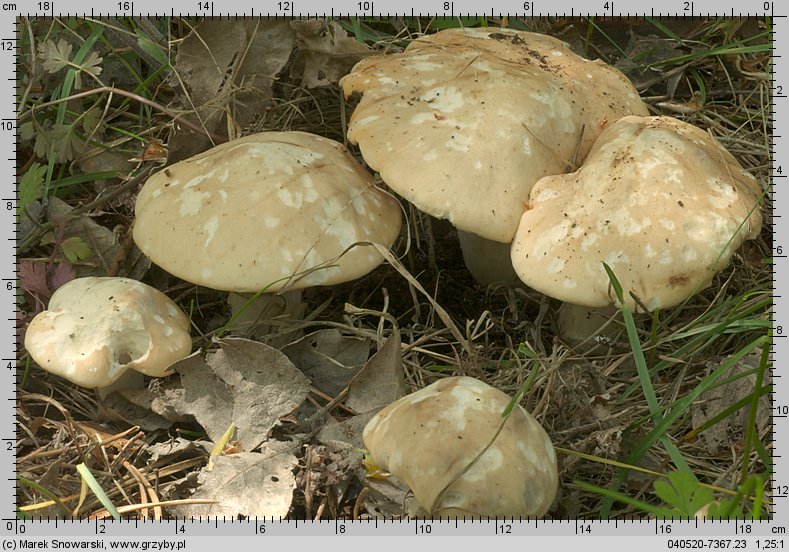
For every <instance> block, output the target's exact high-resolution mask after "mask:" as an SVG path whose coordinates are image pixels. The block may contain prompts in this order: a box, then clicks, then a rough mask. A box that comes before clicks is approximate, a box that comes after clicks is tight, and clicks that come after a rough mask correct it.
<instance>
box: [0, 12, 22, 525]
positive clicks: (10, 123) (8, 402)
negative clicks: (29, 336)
mask: <svg viewBox="0 0 789 552" xmlns="http://www.w3.org/2000/svg"><path fill="white" fill-rule="evenodd" d="M2 7H3V8H5V5H2ZM0 48H1V51H0V54H2V56H3V58H2V72H1V73H0V74H1V75H2V77H0V102H2V103H0V105H4V106H8V107H6V108H3V109H0V113H1V114H2V120H1V121H0V130H2V132H0V148H2V149H1V150H0V152H2V153H0V160H2V163H3V166H4V167H5V170H4V171H3V174H4V175H5V178H8V179H9V181H10V182H9V184H10V185H7V186H2V187H0V190H2V192H0V198H1V199H0V201H2V207H3V208H2V212H3V216H2V219H1V220H0V259H3V260H4V261H5V264H4V266H3V269H2V270H1V271H0V286H2V289H0V323H2V329H0V332H2V333H0V336H1V337H0V366H1V367H2V374H3V379H4V381H6V384H5V385H3V389H5V390H7V391H6V392H4V393H2V394H0V398H2V399H5V400H0V416H3V419H7V420H9V421H10V422H11V423H10V424H3V425H2V426H0V439H2V440H1V441H0V447H2V448H1V449H0V488H2V489H3V490H5V491H6V492H4V493H3V495H4V496H6V497H8V499H6V500H7V501H8V502H10V504H6V505H4V506H3V508H2V509H0V511H3V512H5V511H7V510H6V508H7V507H8V506H12V507H13V506H15V504H16V485H17V482H16V481H17V480H16V444H17V442H18V435H17V430H18V429H19V428H18V427H17V426H16V424H15V423H13V422H14V420H15V419H16V392H15V390H16V377H17V372H18V368H19V367H18V366H17V358H18V355H19V351H18V350H17V345H16V343H17V340H16V335H17V331H18V329H19V328H18V324H17V300H18V297H17V293H18V288H17V279H16V276H17V272H18V264H17V256H16V240H17V231H18V223H19V221H18V213H17V209H16V206H17V203H18V199H19V183H18V181H16V178H15V177H16V175H17V172H18V171H17V161H16V152H17V148H16V146H17V128H16V127H17V125H16V117H17V107H16V106H17V103H18V102H17V100H18V83H19V80H18V78H17V77H18V76H19V75H17V66H18V63H17V62H18V56H19V50H18V48H17V28H16V25H15V24H14V20H13V19H10V18H7V19H6V18H3V19H2V20H0ZM11 261H12V262H11ZM6 417H7V418H6Z"/></svg>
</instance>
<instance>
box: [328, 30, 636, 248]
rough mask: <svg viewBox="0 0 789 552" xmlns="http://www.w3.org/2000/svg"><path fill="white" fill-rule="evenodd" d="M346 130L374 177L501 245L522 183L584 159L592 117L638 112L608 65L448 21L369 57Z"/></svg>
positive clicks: (595, 124) (351, 82) (524, 36)
mask: <svg viewBox="0 0 789 552" xmlns="http://www.w3.org/2000/svg"><path fill="white" fill-rule="evenodd" d="M340 84H341V86H342V88H343V91H344V93H345V94H346V96H349V95H351V94H352V93H354V92H361V93H362V98H361V100H360V102H359V105H358V107H357V108H356V110H355V111H354V113H353V116H352V117H351V121H350V125H349V127H348V139H349V140H350V141H351V142H353V143H358V144H359V147H360V149H361V151H362V154H363V156H364V158H365V161H367V163H368V164H369V165H370V166H371V167H372V168H373V169H375V170H377V171H379V172H380V174H381V177H382V178H383V180H384V181H385V182H386V183H387V184H388V185H389V186H390V187H391V188H392V189H393V190H395V191H396V192H397V193H399V194H401V195H402V196H403V197H405V198H406V199H407V200H409V201H410V202H412V203H413V204H414V205H416V206H417V207H418V208H419V209H421V210H422V211H425V212H427V213H429V214H431V215H433V216H436V217H439V218H446V219H448V220H449V221H450V222H452V223H453V224H454V225H455V226H456V227H457V228H458V229H460V230H463V231H465V232H472V233H475V234H478V235H479V236H481V237H483V238H486V239H489V240H493V241H498V242H502V243H509V242H510V241H512V238H513V236H514V234H515V230H516V228H517V226H518V221H519V220H520V216H521V213H522V205H523V202H524V201H526V200H527V199H528V195H529V190H530V189H531V187H532V185H533V184H534V183H535V182H536V181H537V180H538V179H539V178H541V177H543V176H545V175H547V174H557V173H563V172H565V171H566V170H567V166H568V165H569V164H570V163H572V162H573V158H574V157H575V155H576V153H578V154H579V158H581V159H582V158H583V156H585V154H586V152H587V151H588V149H589V147H591V144H592V143H593V142H594V140H595V138H596V137H597V136H598V135H599V134H600V132H601V128H600V121H604V120H605V121H608V122H609V124H610V122H612V121H616V120H617V119H619V118H620V117H622V116H624V115H629V114H637V115H647V114H648V111H647V108H646V106H645V105H644V103H643V102H642V101H641V100H640V99H639V97H638V94H637V92H636V90H635V88H634V87H633V86H632V85H631V84H630V83H629V81H628V80H627V79H626V78H625V77H624V76H623V75H622V74H621V73H619V72H618V71H617V70H616V69H614V68H612V67H610V66H607V65H605V64H603V63H601V62H594V61H588V60H585V59H583V58H581V57H580V56H578V55H576V54H574V53H573V52H572V51H571V50H570V48H569V47H568V46H567V45H566V44H565V43H563V42H561V41H559V40H557V39H554V38H551V37H548V36H545V35H540V34H535V33H527V32H520V31H514V30H510V29H495V30H494V29H449V30H445V31H441V32H439V33H436V34H432V35H427V36H424V37H421V38H419V39H417V40H415V41H413V42H412V43H411V44H410V45H409V46H408V47H407V48H406V50H405V51H404V52H403V53H400V54H395V55H386V56H377V57H370V58H367V59H365V60H363V61H361V62H360V63H358V64H357V65H356V66H355V67H354V69H353V71H352V72H351V73H350V74H349V75H346V76H345V77H343V79H342V80H341V81H340Z"/></svg>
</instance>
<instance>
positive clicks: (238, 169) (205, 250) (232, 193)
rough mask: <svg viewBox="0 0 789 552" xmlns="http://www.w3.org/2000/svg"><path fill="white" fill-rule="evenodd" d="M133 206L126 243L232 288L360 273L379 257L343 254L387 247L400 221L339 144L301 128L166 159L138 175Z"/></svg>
mask: <svg viewBox="0 0 789 552" xmlns="http://www.w3.org/2000/svg"><path fill="white" fill-rule="evenodd" d="M135 212H136V215H137V220H136V222H135V225H134V240H135V242H136V243H137V245H138V246H139V248H140V249H141V250H142V252H143V253H145V255H147V256H148V257H149V258H150V259H151V260H152V261H153V262H155V263H156V264H158V265H159V266H161V267H162V268H164V269H165V270H167V271H168V272H170V273H171V274H174V275H176V276H178V277H179V278H182V279H184V280H187V281H189V282H193V283H196V284H200V285H204V286H207V287H210V288H213V289H220V290H226V291H237V292H257V291H260V290H262V289H264V288H265V289H266V291H277V290H279V289H280V288H282V287H284V286H285V285H286V284H289V287H290V288H292V289H298V288H304V287H309V286H313V285H321V284H334V283H339V282H345V281H348V280H353V279H354V278H358V277H360V276H363V275H364V274H366V273H368V272H369V271H370V270H372V269H373V268H375V267H376V266H378V265H379V264H380V263H381V262H382V261H383V258H382V257H381V255H380V254H379V253H378V252H377V251H376V250H375V249H374V248H373V247H371V246H357V247H353V248H351V249H350V250H349V251H347V252H346V253H345V254H343V252H344V251H345V250H346V249H347V248H349V247H350V246H351V245H352V244H354V243H356V242H375V243H380V244H383V245H385V246H390V245H391V244H392V243H393V242H394V240H395V238H396V237H397V235H398V233H399V232H400V224H401V214H400V207H399V205H398V204H397V202H396V201H395V200H394V199H393V198H392V197H390V196H389V195H387V194H385V193H384V192H382V191H381V190H379V189H377V188H376V187H375V186H374V185H373V181H372V177H371V176H370V175H369V174H368V173H367V172H366V171H365V170H364V169H363V168H362V167H361V166H360V165H359V164H358V163H357V162H356V161H355V160H354V159H353V157H352V156H351V155H350V154H349V153H348V151H347V150H346V149H345V148H344V147H343V146H342V145H341V144H338V143H337V142H334V141H333V140H329V139H326V138H322V137H320V136H315V135H312V134H308V133H304V132H266V133H260V134H253V135H251V136H247V137H245V138H241V139H239V140H234V141H232V142H228V143H226V144H222V145H220V146H217V147H215V148H212V149H210V150H208V151H206V152H204V153H202V154H200V155H197V156H195V157H192V158H190V159H187V160H184V161H181V162H179V163H176V164H174V165H171V166H170V167H167V168H166V169H164V170H162V171H160V172H158V173H156V174H155V175H153V176H152V177H151V178H149V179H148V181H147V182H146V184H145V186H144V187H143V189H142V191H141V192H140V195H139V196H138V198H137V204H136V206H135ZM341 255H342V256H341ZM328 265H332V266H330V267H329V266H328ZM313 269H314V270H313ZM306 271H311V272H309V273H308V274H306V275H305V276H303V277H300V278H298V279H296V280H293V281H290V282H289V278H290V277H292V276H294V275H295V276H298V275H299V274H302V273H305V272H306Z"/></svg>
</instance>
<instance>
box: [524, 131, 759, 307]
mask: <svg viewBox="0 0 789 552" xmlns="http://www.w3.org/2000/svg"><path fill="white" fill-rule="evenodd" d="M760 197H761V188H760V186H759V184H758V183H757V182H756V180H755V179H754V178H753V177H752V176H751V175H749V174H748V173H747V172H745V170H743V168H742V167H741V166H740V164H739V163H738V162H737V161H736V160H735V159H734V157H732V155H731V154H729V153H728V152H727V151H726V150H725V149H724V148H723V146H721V145H720V143H718V141H717V140H715V139H714V138H712V137H710V136H709V135H708V134H706V133H705V132H703V131H702V130H700V129H698V128H696V127H694V126H692V125H689V124H687V123H683V122H681V121H678V120H676V119H673V118H671V117H646V118H644V117H625V118H624V119H621V120H620V121H618V122H616V123H614V124H612V125H610V126H609V127H608V128H607V129H606V130H605V131H604V132H603V134H602V135H601V136H600V138H599V139H598V140H597V142H596V143H595V145H594V147H593V148H592V150H591V152H590V153H589V156H588V157H587V159H586V161H585V162H584V164H583V166H582V167H581V168H580V169H579V170H578V171H576V172H574V173H571V174H564V175H557V176H548V177H545V178H543V179H542V180H540V181H539V182H538V183H537V184H536V185H535V186H534V188H533V189H532V193H531V198H530V200H529V208H528V210H527V211H526V212H525V213H524V214H523V218H522V219H521V224H520V227H519V228H518V233H517V235H516V237H515V241H514V242H513V247H512V263H513V266H514V267H515V270H516V271H517V272H518V275H519V277H520V278H521V280H523V281H524V282H525V283H526V284H527V285H529V286H531V287H533V288H535V289H536V290H538V291H540V292H542V293H545V294H546V295H550V296H552V297H555V298H556V299H560V300H562V301H565V302H568V303H574V304H577V305H585V306H588V307H602V306H605V305H609V304H616V303H617V301H616V296H615V294H614V292H613V290H612V289H611V287H610V285H609V279H608V275H607V274H606V272H605V269H604V268H603V263H607V264H608V265H609V266H610V267H611V268H612V269H613V272H614V274H615V275H616V277H617V279H618V280H619V282H620V283H621V284H622V288H623V290H624V292H625V299H626V300H627V302H628V305H629V306H630V308H635V307H636V306H635V305H634V301H633V300H632V299H631V298H630V295H629V292H630V291H633V292H635V294H636V295H637V296H638V297H639V299H640V300H641V301H642V302H643V303H644V305H645V306H646V307H647V308H648V309H649V310H654V309H657V308H662V307H672V306H674V305H677V304H678V303H680V302H682V301H683V300H685V299H686V298H688V297H689V296H690V295H691V294H692V293H694V292H695V291H698V290H699V289H702V288H704V287H706V286H707V285H709V283H710V281H711V280H712V277H713V275H714V274H715V272H716V271H718V270H720V269H721V268H723V267H724V266H726V265H727V264H728V262H729V259H730V258H731V256H732V253H733V252H734V250H736V249H737V248H738V247H739V246H740V244H742V242H743V241H745V240H746V239H752V238H754V237H756V236H757V235H758V233H759V230H760V228H761V224H762V219H761V214H760V211H759V207H758V203H759V199H760Z"/></svg>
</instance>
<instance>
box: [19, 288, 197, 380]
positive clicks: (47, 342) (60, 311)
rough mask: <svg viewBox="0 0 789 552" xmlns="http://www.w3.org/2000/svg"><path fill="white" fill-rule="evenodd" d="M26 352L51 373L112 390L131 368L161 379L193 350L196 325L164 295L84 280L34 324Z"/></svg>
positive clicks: (56, 297)
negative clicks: (192, 330)
mask: <svg viewBox="0 0 789 552" xmlns="http://www.w3.org/2000/svg"><path fill="white" fill-rule="evenodd" d="M25 348H26V349H27V351H28V352H29V353H30V356H31V357H32V358H33V360H35V361H36V363H38V365H39V366H41V367H42V368H43V369H44V370H46V371H48V372H52V373H53V374H56V375H58V376H61V377H64V378H66V379H67V380H69V381H71V382H73V383H76V384H77V385H81V386H82V387H91V388H92V387H107V386H109V385H111V384H112V383H113V382H115V381H116V380H117V379H118V378H120V377H121V375H123V373H124V372H126V371H127V370H130V369H132V370H137V371H138V372H142V373H143V374H146V375H148V376H154V377H162V376H165V375H168V374H169V373H170V370H169V367H170V366H171V365H172V364H174V363H175V362H176V361H178V360H180V359H182V358H184V357H186V356H187V355H188V354H189V352H190V351H191V348H192V340H191V338H190V337H189V319H188V318H187V316H186V315H185V314H184V313H183V312H182V311H181V309H179V308H178V306H177V305H176V304H175V303H173V301H171V300H170V298H168V297H167V296H166V295H165V294H163V293H162V292H160V291H159V290H157V289H155V288H152V287H151V286H148V285H146V284H143V283H142V282H138V281H136V280H131V279H129V278H94V277H88V278H77V279H75V280H71V281H70V282H68V283H66V284H64V285H63V286H61V287H60V288H58V289H57V291H55V293H54V294H53V295H52V298H51V299H50V301H49V306H48V308H47V310H45V311H43V312H41V313H39V314H38V315H36V317H35V318H34V319H33V320H32V321H31V322H30V325H29V326H28V328H27V332H26V334H25Z"/></svg>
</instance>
